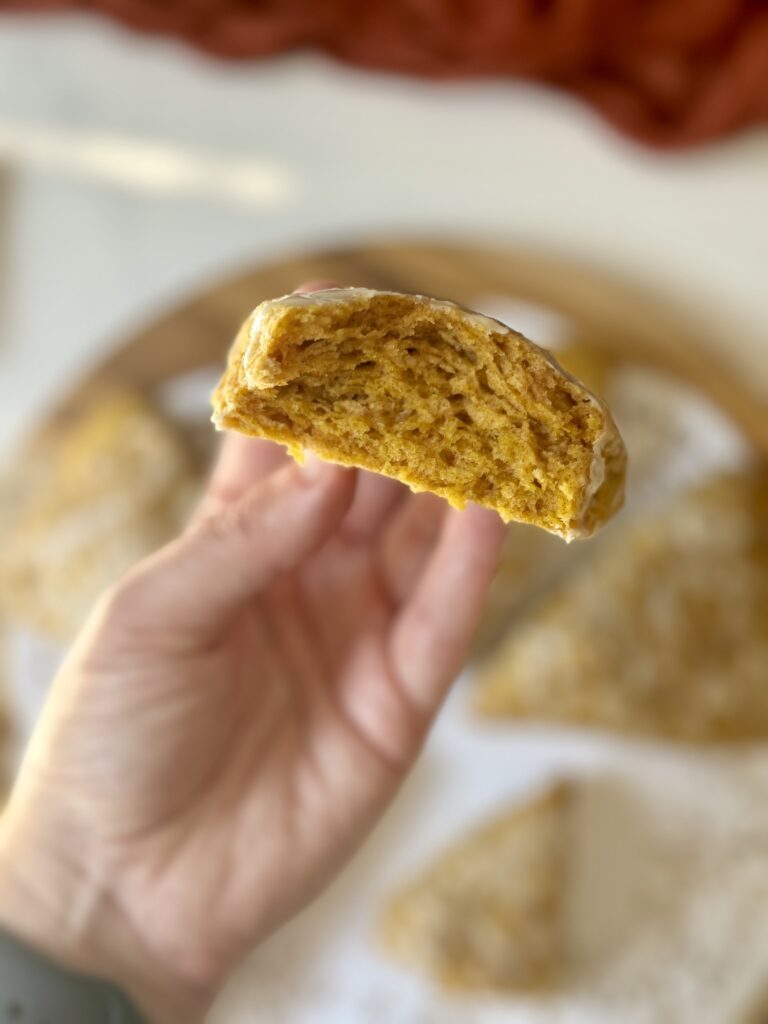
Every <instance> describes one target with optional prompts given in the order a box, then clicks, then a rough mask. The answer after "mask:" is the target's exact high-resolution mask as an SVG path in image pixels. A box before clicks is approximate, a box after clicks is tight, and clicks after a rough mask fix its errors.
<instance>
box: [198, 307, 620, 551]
mask: <svg viewBox="0 0 768 1024" xmlns="http://www.w3.org/2000/svg"><path fill="white" fill-rule="evenodd" d="M213 406H214V421H215V422H216V424H217V425H218V426H219V427H222V428H231V429H235V430H238V431H241V432H243V433H246V434H252V435H254V436H259V437H267V438H270V439H271V440H275V441H279V442H280V443H282V444H285V445H286V446H287V447H288V448H289V449H290V451H291V452H292V454H294V456H296V457H300V456H301V452H302V450H303V449H304V448H309V449H311V450H312V451H314V452H316V453H317V454H319V455H320V456H322V457H323V458H326V459H328V460H329V461H333V462H339V463H342V464H345V465H355V466H360V467H362V468H365V469H370V470H373V471H375V472H379V473H383V474H385V475H387V476H392V477H394V478H396V479H398V480H401V481H403V482H404V483H406V484H408V485H409V486H410V487H412V488H413V489H414V490H430V491H433V492H435V493H437V494H440V495H442V496H443V497H445V498H447V500H448V501H449V502H451V503H452V504H454V505H456V506H458V507H462V506H463V505H464V504H465V503H466V502H467V501H474V502H477V503H478V504H481V505H485V506H487V507H489V508H493V509H495V510H496V511H498V512H499V513H500V514H501V515H502V517H503V518H504V519H506V520H512V519H515V520H519V521H523V522H530V523H533V524H534V525H537V526H542V527H544V528H545V529H548V530H551V531H552V532H555V533H558V534H560V535H561V536H564V537H567V538H568V539H571V538H572V537H576V536H588V535H589V534H591V533H592V532H593V531H594V530H595V529H597V528H598V527H599V526H600V525H601V524H602V523H603V522H604V521H605V520H606V519H607V518H609V517H610V516H611V515H613V513H614V512H615V511H616V510H617V508H618V507H619V506H620V504H621V500H622V496H623V480H624V471H625V458H626V456H625V452H624V448H623V444H622V442H621V438H620V436H619V434H618V431H617V430H616V427H615V425H614V424H613V421H612V419H611V417H610V414H609V413H608V411H607V409H606V408H605V406H604V405H603V404H602V402H600V400H599V399H597V398H595V397H594V396H593V395H592V394H591V393H590V392H588V391H587V390H586V388H584V387H583V386H582V385H580V384H579V383H578V382H576V381H575V380H574V379H573V378H571V377H570V376H569V375H568V374H566V373H565V372H564V371H563V370H561V368H560V367H559V366H558V365H557V363H556V362H555V361H554V360H553V359H552V358H551V357H550V356H549V355H548V354H546V353H545V352H543V351H542V350H541V349H539V348H538V347H537V346H535V345H533V344H532V343H531V342H529V341H527V339H525V338H523V337H522V336H521V335H519V334H517V333H515V332H514V331H511V330H509V328H507V327H505V326H504V325H502V324H500V323H498V322H497V321H494V320H490V319H489V318H487V317H482V316H480V315H479V314H475V313H472V312H470V311H468V310H465V309H462V308H461V307H459V306H456V305H455V304H453V303H449V302H441V301H437V300H434V299H427V298H425V297H423V296H413V295H401V294H398V293H392V292H372V291H369V290H367V289H334V290H329V291H325V292H317V293H313V294H312V295H294V296H286V297H284V298H283V299H278V300H274V301H272V302H267V303H263V304H262V305H261V306H260V307H258V309H257V310H255V312H254V313H253V314H252V316H251V317H250V318H249V319H248V321H246V323H245V324H244V325H243V327H242V328H241V330H240V333H239V334H238V337H237V339H236V341H235V343H234V345H233V347H232V350H231V352H230V356H229V359H228V365H227V370H226V372H225V374H224V376H223V378H222V380H221V383H220V385H219V387H218V389H217V390H216V392H215V394H214V398H213Z"/></svg>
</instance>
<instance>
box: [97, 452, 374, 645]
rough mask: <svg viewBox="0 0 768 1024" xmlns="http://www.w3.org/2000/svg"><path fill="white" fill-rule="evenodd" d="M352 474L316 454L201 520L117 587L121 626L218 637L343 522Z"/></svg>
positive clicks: (352, 487) (353, 480) (350, 495)
mask: <svg viewBox="0 0 768 1024" xmlns="http://www.w3.org/2000/svg"><path fill="white" fill-rule="evenodd" d="M355 484H356V474H355V472H354V471H353V470H348V469H343V468H342V467H340V466H334V465H329V464H326V463H323V462H320V461H319V460H318V459H315V458H314V457H312V456H309V457H308V459H307V462H306V464H305V465H304V466H303V467H299V466H296V465H290V466H286V467H285V468H284V469H282V470H280V471H279V472H276V473H273V474H272V475H271V476H270V477H268V478H267V479H266V480H263V481H261V482H260V483H258V484H256V485H255V486H254V487H253V488H251V489H250V490H249V491H247V492H246V493H245V494H244V495H243V496H242V497H240V498H239V499H238V500H237V501H235V502H233V503H232V504H229V505H225V506H223V507H219V508H217V509H216V510H215V511H214V512H212V513H211V514H210V515H208V516H205V517H204V518H202V519H199V520H198V521H196V522H195V523H194V524H193V525H192V526H191V527H190V528H189V529H188V530H187V532H186V533H185V534H183V535H182V536H181V537H179V538H178V540H176V541H174V542H173V543H171V544H170V545H168V546H167V547H166V548H164V549H163V550H161V551H159V552H158V553H157V554H156V555H154V556H153V557H151V558H149V559H148V560H147V561H146V562H144V563H142V564H141V565H140V566H138V567H137V569H136V570H134V571H133V573H131V574H130V575H129V576H128V577H127V578H126V580H125V581H124V582H123V584H121V585H120V586H118V589H117V592H116V594H115V596H114V601H113V604H114V605H116V607H113V614H114V615H115V616H116V617H117V618H118V619H119V620H120V621H119V625H121V626H125V627H131V626H133V627H136V628H141V629H147V628H151V629H157V628H161V629H163V630H168V631H170V632H173V633H175V634H176V635H178V634H182V635H183V634H185V633H191V634H192V635H194V636H195V638H196V640H198V641H199V640H205V638H206V637H210V636H211V635H215V634H216V633H218V632H219V630H220V629H221V628H222V627H223V626H225V625H226V623H227V622H228V621H229V620H230V618H231V617H232V615H233V614H234V613H235V612H236V611H237V610H238V609H239V608H240V607H241V606H242V604H243V603H244V602H246V601H248V600H249V599H250V598H252V597H254V596H255V595H256V594H257V593H258V592H259V591H260V590H261V589H262V588H263V587H264V586H265V585H266V584H268V583H269V582H270V581H271V580H272V579H274V577H275V576H278V575H280V574H281V573H284V572H288V571H290V570H291V569H294V568H296V567H297V566H298V565H299V564H300V563H301V562H302V560H303V559H305V558H307V557H308V556H309V555H311V554H312V553H313V552H314V551H316V550H317V549H318V548H319V547H320V546H321V545H322V544H323V542H324V541H325V540H327V538H328V537H329V536H330V535H331V533H332V532H333V530H334V529H336V527H337V526H338V525H339V524H340V522H341V520H342V519H343V517H344V515H345V513H346V512H347V510H348V509H349V506H350V504H351V503H352V499H353V497H354V493H355Z"/></svg>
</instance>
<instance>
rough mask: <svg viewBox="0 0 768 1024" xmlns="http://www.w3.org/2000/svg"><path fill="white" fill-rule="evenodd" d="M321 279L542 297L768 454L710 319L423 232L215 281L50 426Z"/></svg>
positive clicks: (218, 346) (748, 395)
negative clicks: (98, 393)
mask: <svg viewBox="0 0 768 1024" xmlns="http://www.w3.org/2000/svg"><path fill="white" fill-rule="evenodd" d="M318 279H320V280H332V281H337V282H339V283H340V284H343V285H360V286H366V287H371V288H384V289H393V290H396V291H407V292H422V293H425V294H428V295H435V296H439V297H444V298H451V299H455V300H457V301H459V302H465V303H468V304H469V305H471V304H472V303H473V302H474V301H475V300H476V299H477V298H478V297H480V296H486V297H488V296H493V297H494V298H495V299H497V300H502V299H508V300H524V301H527V302H533V303H537V304H539V305H541V306H544V307H547V308H549V309H551V310H554V311H556V312H558V313H561V314H564V315H565V316H567V317H569V318H570V319H571V320H572V321H573V322H574V324H575V325H576V329H577V330H578V332H579V334H580V335H581V336H583V337H585V338H588V339H589V340H590V341H591V342H593V343H594V345H595V346H597V347H600V348H603V349H609V350H611V351H612V352H615V353H617V354H619V355H620V356H623V357H625V358H627V359H629V360H631V361H638V362H643V363H647V364H650V365H653V366H656V367H658V368H659V369H663V370H665V371H667V372H669V373H671V374H673V375H675V376H677V377H680V378H682V379H683V380H685V381H687V382H688V383H690V384H692V385H694V386H695V387H697V388H699V389H700V390H701V391H702V392H704V393H705V394H706V395H708V396H709V397H710V398H711V399H713V400H714V401H715V403H717V404H718V405H719V406H720V407H721V408H722V409H723V410H724V411H725V412H726V413H727V414H728V415H730V417H731V418H732V419H733V420H734V421H735V422H736V423H737V424H739V425H740V426H741V429H742V430H743V432H744V434H745V435H746V436H747V437H748V438H749V439H750V440H751V441H752V442H753V444H754V445H755V447H756V448H757V449H758V450H759V451H760V452H762V454H763V455H765V456H766V458H768V414H767V413H766V406H767V403H766V398H768V396H764V395H760V394H758V393H757V392H755V391H753V390H752V389H751V387H750V385H749V384H748V383H747V382H745V381H743V380H741V379H740V378H739V377H738V375H737V374H736V373H735V372H734V371H733V370H732V369H731V368H730V367H729V365H728V364H727V363H726V362H725V361H724V360H723V359H722V358H721V357H718V356H717V355H715V354H714V353H715V352H717V351H718V350H719V351H723V349H724V344H723V339H716V338H712V337H711V335H708V329H707V325H705V324H701V323H696V322H694V321H693V320H691V319H690V318H688V317H686V316H684V315H683V314H681V313H680V312H679V311H678V310H676V309H674V308H672V307H671V306H669V305H666V304H665V303H663V302H662V301H661V300H659V299H658V298H656V297H654V296H653V295H652V294H647V293H645V292H643V291H642V290H640V289H637V288H635V287H632V286H631V285H628V284H626V283H624V282H622V281H618V280H613V279H611V278H610V276H608V275H606V274H603V273H601V272H597V271H595V270H592V269H589V268H588V267H586V266H582V265H579V264H575V263H573V262H569V261H567V260H564V259H561V258H558V257H553V256H550V255H546V254H543V253H541V252H538V251H536V250H530V249H528V248H524V247H515V246H504V247H501V246H500V247H487V246H480V245H462V244H446V243H430V242H413V241H410V242H397V241H392V242H386V243H372V244H370V245H359V246H355V247H352V248H340V249H329V250H326V251H322V252H317V253H312V254H309V255H304V256H295V257H292V258H289V259H284V260H281V261H279V262H275V263H269V264H265V265H263V266H261V267H257V268H255V269H253V270H249V271H247V272H246V273H243V274H242V275H240V276H238V277H235V278H232V279H230V280H226V281H224V282H222V283H220V284H216V285H214V286H212V287H211V288H209V289H208V290H206V291H204V292H202V293H201V294H199V295H197V296H195V297H193V298H191V299H190V300H189V301H187V302H185V303H183V304H182V305H181V306H179V307H178V308H176V309H174V310H172V311H171V312H170V313H168V315H166V316H164V317H162V318H161V319H160V320H157V321H156V322H154V323H152V324H150V325H149V326H148V327H146V328H145V329H144V330H142V331H141V332H139V333H138V334H136V335H134V336H132V337H130V338H128V339H126V340H125V341H124V343H122V344H121V345H119V346H118V347H117V348H116V349H115V350H114V351H113V352H112V353H111V354H110V356H109V357H108V358H107V359H106V360H105V362H104V363H103V364H102V365H100V366H98V367H97V368H96V370H95V371H94V372H93V373H91V374H90V375H89V376H88V377H87V378H86V379H85V380H83V382H82V384H81V385H80V386H79V387H77V388H76V389H75V390H74V392H72V393H71V394H69V395H68V396H67V397H66V398H65V399H64V401H63V402H62V403H61V405H60V406H59V407H58V408H57V409H56V410H54V412H53V413H52V416H51V418H50V419H49V420H48V422H47V424H46V427H51V426H54V427H55V426H56V425H57V423H59V422H60V419H61V417H62V416H67V415H68V414H70V413H71V412H72V411H73V410H74V409H76V408H77V405H78V403H79V401H80V399H81V398H82V396H83V394H84V393H85V392H86V391H87V390H89V389H91V388H93V387H94V386H99V385H104V384H119V385H122V386H130V387H135V388H137V389H138V390H140V391H143V392H148V393H151V391H152V390H153V388H155V387H156V386H158V385H159V384H161V383H163V382H164V381H166V380H167V379H168V378H169V377H172V376H174V375H176V374H179V373H182V372H184V371H187V370H193V369H196V368H199V367H203V366H209V365H211V364H223V361H224V356H225V353H226V350H227V348H228V346H229V343H230V341H231V339H232V338H233V337H234V334H235V332H236V330H237V328H238V326H239V324H240V322H241V321H242V320H243V319H244V318H245V317H246V316H247V314H248V313H249V312H250V310H251V309H252V308H253V307H254V306H256V305H257V304H258V303H259V302H261V301H262V300H263V299H266V298H270V297H273V296H276V295H282V294H284V293H285V292H288V291H291V290H292V289H293V288H295V287H296V286H297V285H298V284H300V283H302V282H305V281H310V280H318ZM513 326H514V325H513ZM533 340H536V339H535V338H534V339H533Z"/></svg>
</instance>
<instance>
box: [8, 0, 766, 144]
mask: <svg viewBox="0 0 768 1024" xmlns="http://www.w3.org/2000/svg"><path fill="white" fill-rule="evenodd" d="M69 8H79V9H87V10H93V11H100V12H103V13H106V14H109V15H112V16H114V17H116V18H118V19H120V20H121V21H122V22H124V23H125V24H127V25H131V26H132V27H134V28H136V29H140V30H143V31H147V32H158V33H166V34H169V35H176V36H180V37H182V38H184V39H186V40H187V41H188V42H190V43H192V44H194V45H196V46H198V47H200V48H202V49H204V50H207V51H208V52H210V53H213V54H216V55H218V56H220V57H229V58H240V59H243V58H252V57H259V56H263V55H266V54H270V53H275V52H280V51H284V50H288V49H293V48H297V47H313V48H320V49H322V50H325V51H326V52H328V53H331V54H333V55H335V56H336V57H338V58H340V59H343V60H347V61H350V62H352V63H355V64H360V65H363V66H366V67H373V68H379V69H383V70H390V71H397V72H404V73H407V74H415V75H427V76H437V77H444V78H458V77H466V76H489V75H490V76H510V75H513V76H521V77H524V78H530V79H536V80H539V81H543V82H547V83H550V84H552V85H555V86H559V87H561V88H565V89H569V90H571V91H572V92H574V93H576V94H578V95H580V96H582V97H584V98H585V99H586V100H588V101H589V102H590V103H591V104H593V106H594V107H596V108H597V109H598V110H599V111H600V112H601V113H602V114H603V116H604V117H606V118H607V119H608V120H609V121H610V122H612V123H613V124H614V125H616V126H617V127H618V128H620V129H621V130H622V131H624V132H627V133H628V134H629V135H631V136H633V137H634V138H636V139H639V140H641V141H643V142H646V143H650V144H652V145H655V146H666V147H672V146H685V145H692V144H696V143H701V142H705V141H707V140H709V139H713V138H716V137H717V136H720V135H724V134H726V133H728V132H733V131H735V130H736V129H738V128H741V127H743V126H745V125H748V124H751V123H755V122H762V121H766V120H768V0H0V11H2V10H16V11H30V10H65V9H69Z"/></svg>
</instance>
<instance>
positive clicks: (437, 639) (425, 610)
mask: <svg viewBox="0 0 768 1024" xmlns="http://www.w3.org/2000/svg"><path fill="white" fill-rule="evenodd" d="M504 536H505V530H504V524H503V523H502V521H501V519H499V517H498V516H497V515H496V513H495V512H490V511H488V510H487V509H481V508H478V507H477V506H471V507H469V508H468V509H467V510H466V511H464V512H451V513H450V515H449V516H448V518H447V520H446V523H445V526H444V528H443V531H442V534H441V536H440V540H439V541H438V543H437V546H436V548H435V550H434V553H433V554H432V557H431V558H430V560H429V562H428V563H427V566H426V568H425V570H424V572H423V574H422V576H421V579H420V580H419V582H418V584H417V586H416V589H415V590H414V592H413V594H412V596H411V598H410V599H409V600H408V602H407V604H406V605H405V606H404V607H403V608H402V610H401V612H400V613H399V615H398V616H397V619H396V620H395V622H394V625H393V628H392V634H391V659H392V661H391V664H392V667H393V670H394V671H395V672H396V674H397V676H398V679H399V681H400V685H401V687H402V690H403V692H404V694H405V696H406V697H407V698H408V699H409V701H410V702H411V703H412V704H413V705H414V706H415V707H418V708H420V709H421V710H422V711H423V712H424V713H425V714H426V715H427V716H431V715H433V714H434V713H435V712H436V711H437V709H438V707H439V706H440V703H441V702H442V700H443V698H444V696H445V694H446V692H447V690H448V688H449V687H450V685H451V683H452V682H453V680H454V679H455V678H456V676H457V675H458V673H459V672H460V671H461V668H462V666H463V664H464V662H465V660H466V658H467V656H468V653H469V647H470V644H471V642H472V637H473V636H474V633H475V630H476V628H477V624H478V622H479V620H480V615H481V614H482V610H483V607H484V605H485V599H486V597H487V594H488V588H489V586H490V583H491V580H492V579H493V575H494V573H495V571H496V567H497V566H498V562H499V556H500V554H501V548H502V545H503V543H504Z"/></svg>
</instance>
